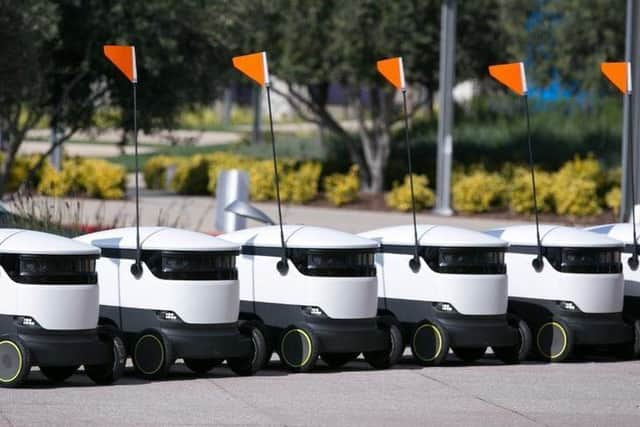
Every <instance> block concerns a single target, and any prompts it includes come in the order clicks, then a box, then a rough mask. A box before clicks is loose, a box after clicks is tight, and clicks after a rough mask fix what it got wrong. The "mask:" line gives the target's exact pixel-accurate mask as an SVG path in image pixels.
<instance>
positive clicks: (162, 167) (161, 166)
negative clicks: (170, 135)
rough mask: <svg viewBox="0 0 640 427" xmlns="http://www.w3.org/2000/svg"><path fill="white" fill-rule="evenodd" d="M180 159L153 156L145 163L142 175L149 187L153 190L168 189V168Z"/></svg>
mask: <svg viewBox="0 0 640 427" xmlns="http://www.w3.org/2000/svg"><path fill="white" fill-rule="evenodd" d="M177 161H178V160H177V159H176V158H175V157H169V156H153V157H151V158H150V159H149V160H147V162H146V163H145V164H144V167H143V168H142V175H143V177H144V182H145V184H146V185H147V188H149V189H151V190H166V189H167V168H168V167H169V166H172V165H175V164H176V162H177Z"/></svg>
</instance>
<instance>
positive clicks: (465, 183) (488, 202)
mask: <svg viewBox="0 0 640 427" xmlns="http://www.w3.org/2000/svg"><path fill="white" fill-rule="evenodd" d="M506 189H507V184H506V181H505V179H504V178H503V177H502V176H500V175H499V174H497V173H489V172H487V171H485V170H484V169H481V168H478V169H475V170H474V171H473V172H471V173H470V174H468V175H465V176H462V177H460V178H458V179H457V180H456V181H455V182H454V184H453V206H454V208H455V209H456V210H458V211H460V212H469V213H470V212H473V213H477V212H486V211H488V210H489V209H491V208H495V207H501V206H504V203H505V197H504V194H505V192H506Z"/></svg>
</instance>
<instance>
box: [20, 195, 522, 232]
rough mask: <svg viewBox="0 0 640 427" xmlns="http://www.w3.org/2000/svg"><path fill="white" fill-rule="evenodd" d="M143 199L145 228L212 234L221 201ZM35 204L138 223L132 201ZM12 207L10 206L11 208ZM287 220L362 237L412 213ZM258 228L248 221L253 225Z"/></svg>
mask: <svg viewBox="0 0 640 427" xmlns="http://www.w3.org/2000/svg"><path fill="white" fill-rule="evenodd" d="M141 194H142V197H141V200H140V206H141V222H142V224H143V225H171V226H176V227H183V228H187V229H192V230H200V231H213V230H214V217H215V206H216V201H215V199H214V198H213V197H204V196H203V197H186V196H176V195H159V194H158V193H157V192H145V191H142V193H141ZM34 202H35V205H36V207H37V208H39V209H43V208H44V206H45V205H46V206H47V209H48V210H49V211H54V212H55V213H56V215H57V213H58V212H60V213H61V215H62V217H63V218H65V217H66V218H75V217H80V218H81V219H82V222H83V223H85V224H92V225H103V226H106V227H110V226H114V225H117V226H122V225H132V224H133V223H134V220H135V202H134V201H133V199H131V200H125V201H123V200H114V201H103V200H96V199H55V198H45V197H37V198H36V199H35V200H34ZM254 205H255V206H256V207H258V208H259V209H261V210H263V211H264V212H266V213H267V215H269V216H270V217H271V218H274V219H275V218H277V210H276V205H275V204H274V203H255V204H254ZM9 206H10V205H9ZM282 214H283V218H284V221H285V222H286V223H289V224H310V225H317V226H324V227H331V228H336V229H339V230H343V231H347V232H352V233H359V232H362V231H367V230H372V229H374V228H379V227H387V226H391V225H403V224H410V223H411V215H410V214H408V213H398V212H385V211H368V210H361V209H358V210H356V209H347V208H340V209H335V208H323V207H315V206H299V205H284V206H283V210H282ZM417 219H418V222H419V223H423V224H446V225H454V226H460V227H467V228H471V229H476V230H486V229H489V228H495V227H499V226H502V225H506V224H514V223H516V222H515V221H507V220H502V219H496V220H493V219H486V218H482V219H479V218H473V217H458V216H453V217H441V216H436V215H431V214H419V215H418V216H417ZM255 225H259V224H258V223H256V222H253V221H249V226H255Z"/></svg>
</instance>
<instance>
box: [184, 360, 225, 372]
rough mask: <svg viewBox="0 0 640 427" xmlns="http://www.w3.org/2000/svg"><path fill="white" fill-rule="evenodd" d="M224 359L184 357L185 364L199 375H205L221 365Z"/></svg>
mask: <svg viewBox="0 0 640 427" xmlns="http://www.w3.org/2000/svg"><path fill="white" fill-rule="evenodd" d="M221 363H222V359H184V364H185V365H187V368H189V369H190V370H191V371H193V372H195V373H196V374H198V375H204V374H206V373H207V372H209V371H210V370H212V369H213V368H215V367H216V366H220V364H221Z"/></svg>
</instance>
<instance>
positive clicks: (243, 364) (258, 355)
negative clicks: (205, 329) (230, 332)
mask: <svg viewBox="0 0 640 427" xmlns="http://www.w3.org/2000/svg"><path fill="white" fill-rule="evenodd" d="M240 331H241V332H242V333H243V334H245V335H247V336H249V337H250V338H251V343H252V344H253V351H252V352H251V354H250V355H249V356H248V357H244V358H232V359H229V360H227V364H228V365H229V368H230V369H231V370H232V371H233V372H234V373H235V374H237V375H241V376H248V375H253V374H255V373H256V372H258V371H259V370H260V369H262V368H264V367H265V366H266V364H267V363H268V362H269V360H270V359H271V353H272V352H270V351H269V344H268V340H267V336H266V334H265V332H264V328H263V326H262V325H261V324H260V323H258V322H253V321H251V322H245V323H243V324H242V326H241V327H240Z"/></svg>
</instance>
